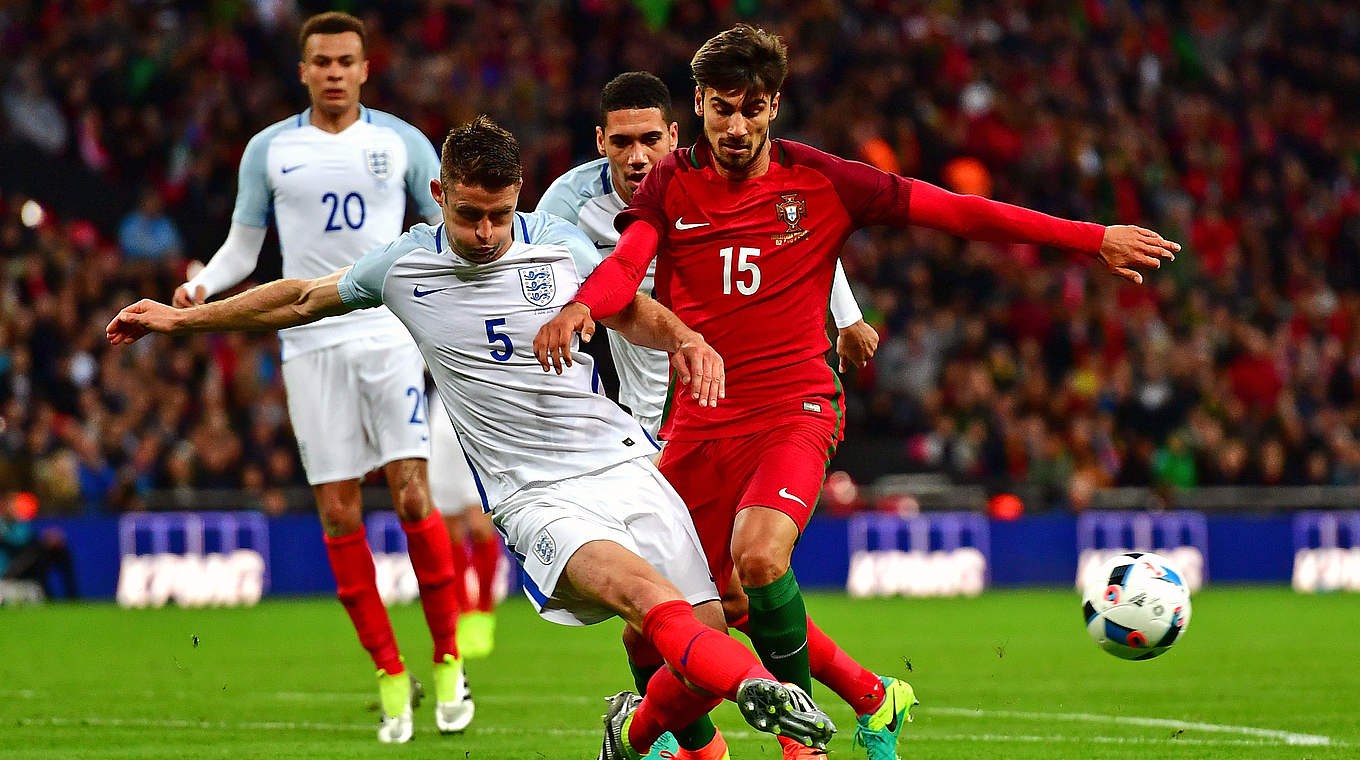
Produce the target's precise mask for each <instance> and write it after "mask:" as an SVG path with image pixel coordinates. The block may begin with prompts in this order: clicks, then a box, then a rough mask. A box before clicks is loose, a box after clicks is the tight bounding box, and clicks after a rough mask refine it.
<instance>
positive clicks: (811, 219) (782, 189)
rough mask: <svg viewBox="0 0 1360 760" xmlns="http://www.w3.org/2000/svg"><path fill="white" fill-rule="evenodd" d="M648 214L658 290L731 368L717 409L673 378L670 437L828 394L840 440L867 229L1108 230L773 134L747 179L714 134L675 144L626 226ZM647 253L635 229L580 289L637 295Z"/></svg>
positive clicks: (1009, 235) (615, 304)
mask: <svg viewBox="0 0 1360 760" xmlns="http://www.w3.org/2000/svg"><path fill="white" fill-rule="evenodd" d="M914 185H918V186H920V189H921V190H922V191H928V194H927V193H926V192H922V193H920V194H921V195H923V196H925V198H926V202H924V203H922V202H921V200H920V199H916V200H913V198H912V195H913V186H914ZM976 204H983V206H982V207H978V206H977V205H976ZM639 220H640V221H644V222H647V223H648V225H649V226H651V227H653V228H655V230H656V231H657V233H658V235H659V239H660V240H659V243H658V246H657V251H656V255H657V266H656V290H655V294H656V298H657V300H658V301H660V302H661V303H662V304H664V305H665V306H667V307H669V308H670V309H671V311H673V312H675V314H676V315H677V316H678V317H679V318H680V320H681V321H682V322H684V323H685V324H686V325H688V326H689V327H691V328H693V329H694V330H696V331H698V332H699V333H700V334H701V335H703V336H704V339H705V340H707V341H708V342H709V344H710V345H712V346H713V348H714V349H715V350H716V351H717V352H718V353H719V354H721V355H722V357H723V360H724V362H725V367H726V372H727V397H726V398H725V399H723V400H722V401H720V402H719V403H718V405H717V406H716V407H700V406H699V405H698V402H696V401H695V400H694V399H693V398H692V397H691V396H690V395H689V393H687V392H684V390H683V389H680V390H677V389H675V387H674V386H675V382H674V380H673V381H672V393H671V399H670V400H669V402H668V404H667V406H668V413H667V415H666V422H665V424H664V426H663V427H662V437H663V438H666V439H668V440H705V439H712V438H720V437H726V436H736V435H745V434H747V433H752V432H755V431H758V430H762V429H766V428H767V427H768V426H769V425H770V424H771V423H773V422H774V421H776V420H778V419H781V418H786V417H787V416H788V415H793V414H798V413H800V412H823V413H824V412H825V409H824V408H821V407H823V405H828V404H829V405H831V406H832V407H833V408H834V410H835V412H836V420H837V424H836V427H837V430H836V435H837V436H838V438H839V435H840V428H841V427H842V424H843V422H842V418H841V415H840V410H841V408H842V401H843V398H842V394H841V389H840V382H839V380H838V379H837V377H836V373H835V371H834V370H833V369H832V368H831V367H830V366H829V365H828V364H827V362H826V360H825V354H826V351H827V350H828V349H829V348H830V345H829V342H828V340H827V336H826V314H827V310H828V306H829V303H828V302H829V300H830V294H831V279H832V276H833V274H834V271H835V262H836V258H837V257H838V256H839V255H840V250H841V247H842V245H843V244H844V243H845V240H846V238H847V237H849V236H850V234H851V233H852V232H854V231H855V230H856V229H859V228H860V227H865V226H870V225H876V224H886V225H891V226H896V227H904V226H906V225H907V224H909V223H917V224H925V225H927V226H932V227H938V228H940V229H947V230H949V231H952V232H955V233H956V234H963V235H966V236H968V237H973V238H978V239H987V240H992V239H995V240H1017V241H1026V242H1041V243H1049V244H1054V245H1061V246H1064V247H1071V248H1080V249H1084V250H1089V251H1094V250H1096V249H1098V248H1099V244H1100V239H1101V236H1103V231H1104V228H1103V227H1100V226H1099V225H1087V224H1084V223H1077V222H1065V221H1063V220H1058V219H1054V218H1053V217H1049V216H1046V215H1044V214H1040V213H1038V212H1033V211H1028V210H1026V209H1019V208H1017V207H1015V206H1009V205H1007V204H1002V203H996V202H994V201H988V200H986V199H983V198H976V197H973V196H957V195H953V194H952V193H947V192H945V191H943V190H940V189H939V188H936V187H934V186H931V185H928V184H926V183H920V182H915V181H914V180H912V179H909V178H906V177H901V176H898V175H895V174H889V173H886V172H883V171H880V170H878V169H875V168H873V167H871V166H868V165H867V164H862V163H859V162H856V161H847V160H845V159H842V158H838V157H836V156H833V155H831V154H829V153H826V152H823V151H820V150H817V149H815V148H811V147H809V146H807V145H803V144H800V143H796V142H791V141H788V140H773V141H772V144H771V147H770V168H769V171H768V172H766V173H765V174H763V175H761V176H759V177H754V178H751V179H746V180H741V181H731V180H728V179H725V178H723V177H722V175H720V174H719V173H718V171H717V169H715V168H714V167H713V165H712V157H711V153H710V152H709V148H708V145H707V142H706V141H705V140H700V141H699V142H698V144H697V145H696V146H694V147H691V148H681V149H679V150H677V151H675V152H673V153H671V154H669V155H668V156H666V157H665V158H664V159H662V160H661V161H660V162H659V163H658V164H657V165H656V167H655V168H653V169H652V171H651V172H650V173H649V174H648V175H647V178H646V179H645V180H644V181H643V183H642V185H641V187H640V188H639V189H638V192H637V193H636V194H635V195H634V196H633V202H632V204H631V205H630V206H629V207H628V208H627V209H625V210H624V211H623V212H621V213H620V214H619V215H618V218H617V219H616V220H615V225H616V226H617V227H618V228H619V230H621V231H622V230H624V229H625V228H626V227H627V226H628V225H629V224H631V223H632V222H634V221H639ZM1092 228H1094V229H1092ZM1093 236H1094V237H1093ZM1093 239H1094V245H1092V240H1093ZM635 253H636V252H634V251H632V250H630V249H629V247H628V246H627V245H626V236H625V239H623V240H621V241H620V245H619V248H618V249H617V250H616V251H615V253H614V255H612V256H610V257H608V258H607V259H606V260H605V262H604V263H602V264H601V265H600V267H599V268H598V269H596V271H595V273H593V274H592V275H591V276H590V277H589V278H588V279H587V281H586V283H585V284H584V285H583V286H582V288H581V290H580V292H578V294H577V297H576V300H578V301H581V302H582V303H584V304H585V305H587V306H589V307H591V311H592V314H594V315H595V316H596V318H602V317H607V316H609V315H611V314H613V313H616V312H617V311H618V310H619V309H620V308H622V306H623V305H624V304H626V302H627V301H628V300H631V298H632V293H633V292H635V291H636V289H637V282H638V281H640V280H641V272H645V271H646V268H647V267H646V265H647V261H642V260H641V257H640V256H638V255H635ZM645 258H647V259H650V258H651V252H650V251H647V252H645ZM633 259H638V260H637V261H634V260H633ZM639 266H640V270H639ZM805 405H811V406H805ZM814 407H817V408H815V409H814Z"/></svg>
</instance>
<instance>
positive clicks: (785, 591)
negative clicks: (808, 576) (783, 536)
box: [741, 568, 801, 612]
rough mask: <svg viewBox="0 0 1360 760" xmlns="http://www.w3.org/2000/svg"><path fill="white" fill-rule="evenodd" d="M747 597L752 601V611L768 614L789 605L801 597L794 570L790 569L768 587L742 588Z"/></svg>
mask: <svg viewBox="0 0 1360 760" xmlns="http://www.w3.org/2000/svg"><path fill="white" fill-rule="evenodd" d="M741 588H742V590H743V591H745V592H746V596H748V597H750V599H751V610H752V611H755V610H760V611H761V612H768V611H770V610H776V609H779V608H780V607H783V606H784V605H786V604H788V603H789V602H790V601H792V600H793V599H794V598H796V597H799V596H801V595H800V593H799V591H798V580H797V579H796V578H794V577H793V568H789V569H788V570H787V571H786V572H785V573H784V574H783V575H781V576H780V577H779V578H778V579H777V580H775V581H774V582H773V583H771V584H769V585H768V586H742V587H741Z"/></svg>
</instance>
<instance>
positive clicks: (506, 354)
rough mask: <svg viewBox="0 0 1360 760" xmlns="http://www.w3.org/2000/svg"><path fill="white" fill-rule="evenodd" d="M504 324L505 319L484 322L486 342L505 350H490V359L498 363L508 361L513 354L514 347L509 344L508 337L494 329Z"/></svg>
mask: <svg viewBox="0 0 1360 760" xmlns="http://www.w3.org/2000/svg"><path fill="white" fill-rule="evenodd" d="M503 324H505V317H501V318H500V319H488V320H487V321H486V342H487V343H492V344H495V343H499V344H501V345H502V346H505V348H493V349H491V358H492V359H495V360H496V361H498V362H503V361H508V360H509V359H510V356H511V355H512V354H514V352H515V345H514V344H513V343H511V342H510V336H509V335H506V334H505V333H500V332H496V328H497V327H500V326H501V325H503Z"/></svg>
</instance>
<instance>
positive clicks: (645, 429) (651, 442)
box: [642, 428, 661, 451]
mask: <svg viewBox="0 0 1360 760" xmlns="http://www.w3.org/2000/svg"><path fill="white" fill-rule="evenodd" d="M642 434H643V435H645V436H647V443H650V444H652V445H653V446H655V447H656V450H657V451H660V450H661V444H659V443H657V442H656V439H654V438H652V434H651V433H648V432H647V428H642Z"/></svg>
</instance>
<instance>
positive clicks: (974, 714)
mask: <svg viewBox="0 0 1360 760" xmlns="http://www.w3.org/2000/svg"><path fill="white" fill-rule="evenodd" d="M922 712H923V713H934V714H938V715H955V716H959V717H964V718H1017V719H1020V720H1061V721H1069V722H1081V723H1119V724H1123V725H1126V726H1144V727H1150V728H1177V729H1185V730H1193V731H1206V732H1210V733H1223V734H1242V735H1244V736H1256V737H1260V738H1262V739H1274V740H1276V741H1282V742H1284V743H1285V744H1296V745H1309V746H1344V745H1339V744H1338V743H1337V742H1334V741H1333V740H1332V737H1330V736H1322V735H1321V734H1302V733H1296V732H1293V731H1278V730H1276V729H1273V728H1257V727H1255V726H1232V725H1227V724H1223V723H1200V722H1197V721H1186V720H1172V719H1169V718H1140V717H1136V716H1131V715H1096V714H1094V713H1048V712H1024V711H1019V710H970V709H966V708H960V707H929V708H923V710H922Z"/></svg>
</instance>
